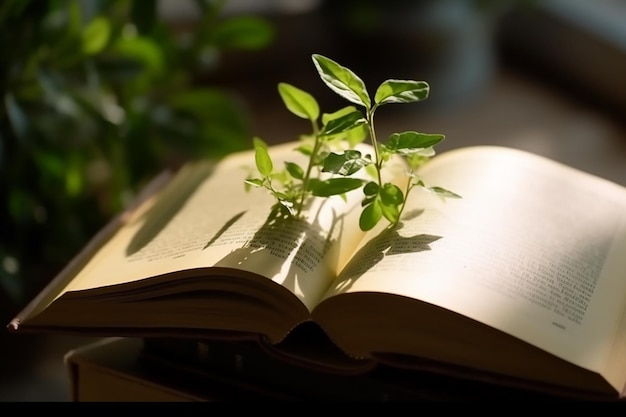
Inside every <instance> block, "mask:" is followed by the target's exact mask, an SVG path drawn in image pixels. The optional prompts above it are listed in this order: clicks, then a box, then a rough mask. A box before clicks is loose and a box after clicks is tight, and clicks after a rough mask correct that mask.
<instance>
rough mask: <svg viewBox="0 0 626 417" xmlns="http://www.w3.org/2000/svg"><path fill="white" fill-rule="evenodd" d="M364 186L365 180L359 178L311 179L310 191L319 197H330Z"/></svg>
mask: <svg viewBox="0 0 626 417" xmlns="http://www.w3.org/2000/svg"><path fill="white" fill-rule="evenodd" d="M361 185H363V180H361V179H358V178H330V179H327V180H320V179H318V178H311V180H310V181H309V190H310V191H311V193H312V194H313V195H314V196H317V197H330V196H332V195H339V194H344V193H347V192H348V191H352V190H355V189H357V188H359V187H361Z"/></svg>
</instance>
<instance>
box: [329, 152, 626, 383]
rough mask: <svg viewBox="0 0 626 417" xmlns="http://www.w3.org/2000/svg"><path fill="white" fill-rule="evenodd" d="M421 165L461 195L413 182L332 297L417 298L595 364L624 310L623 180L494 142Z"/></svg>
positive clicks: (431, 180) (430, 178)
mask: <svg viewBox="0 0 626 417" xmlns="http://www.w3.org/2000/svg"><path fill="white" fill-rule="evenodd" d="M422 174H423V178H424V181H425V183H426V185H429V186H441V187H444V188H447V189H449V190H451V191H453V192H455V193H457V194H460V195H461V196H462V199H447V200H445V201H444V200H441V199H440V198H438V197H436V196H434V195H432V194H429V193H427V192H424V191H421V190H420V191H418V190H415V192H414V193H413V194H412V195H410V202H409V205H408V206H407V211H406V212H405V216H404V218H403V223H402V227H401V228H400V229H399V230H396V231H391V232H383V233H382V234H380V235H379V236H378V237H374V236H370V237H371V239H370V240H368V241H367V242H366V243H365V244H364V245H363V247H362V248H361V249H360V251H359V252H358V254H357V255H356V256H355V258H354V259H353V262H351V263H350V264H348V265H347V267H346V268H345V270H344V271H343V272H342V273H341V274H340V277H339V279H338V281H337V283H336V284H335V285H334V286H333V289H332V291H331V292H330V293H329V294H328V296H331V295H333V294H337V293H341V292H356V291H382V292H390V293H395V294H400V295H404V296H407V297H411V298H416V299H420V300H424V301H426V302H429V303H432V304H435V305H438V306H441V307H444V308H447V309H449V310H453V311H455V312H458V313H460V314H463V315H465V316H468V317H470V318H473V319H475V320H478V321H480V322H483V323H486V324H488V325H490V326H492V327H495V328H497V329H500V330H502V331H504V332H507V333H509V334H512V335H514V336H516V337H518V338H520V339H523V340H525V341H528V342H530V343H531V344H534V345H536V346H538V347H540V348H542V349H544V350H546V351H548V352H550V353H553V354H555V355H557V356H559V357H562V358H564V359H566V360H568V361H571V362H574V363H576V364H579V365H581V366H583V367H587V368H590V369H595V370H600V369H602V368H603V366H604V365H605V362H604V361H606V359H607V355H608V350H609V349H610V348H611V344H612V342H613V338H615V337H616V328H617V327H618V326H619V325H620V322H621V318H622V316H623V314H624V299H625V294H626V279H625V278H626V276H625V275H624V271H626V256H624V254H625V253H626V222H625V216H626V189H624V188H623V187H621V186H619V185H617V184H613V183H610V182H608V181H604V180H602V179H600V178H597V177H593V176H591V175H588V174H585V173H582V172H580V171H576V170H573V169H571V168H568V167H565V166H563V165H560V164H557V163H555V162H552V161H549V160H547V159H544V158H540V157H538V156H534V155H531V154H528V153H524V152H521V151H517V150H513V149H504V148H497V147H475V148H466V149H460V150H455V151H450V152H447V153H444V154H441V155H438V156H437V157H436V158H434V159H433V160H432V161H431V162H429V164H428V165H427V166H426V167H424V169H423V171H422ZM376 233H381V231H380V230H378V231H376ZM622 325H623V324H622ZM621 337H622V340H621V346H622V350H621V358H622V364H621V368H619V369H618V373H619V372H621V376H620V377H623V375H624V373H625V371H626V368H625V365H626V364H625V363H624V359H623V358H624V351H623V346H624V340H623V334H622V335H621ZM614 356H618V355H614Z"/></svg>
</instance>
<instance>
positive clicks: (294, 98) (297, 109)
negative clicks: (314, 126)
mask: <svg viewBox="0 0 626 417" xmlns="http://www.w3.org/2000/svg"><path fill="white" fill-rule="evenodd" d="M278 93H279V94H280V97H281V98H282V99H283V103H285V106H286V107H287V109H288V110H289V111H290V112H292V113H293V114H295V115H296V116H298V117H301V118H303V119H309V120H311V121H315V120H317V118H318V117H319V115H320V108H319V105H318V104H317V101H316V100H315V98H314V97H313V96H312V95H311V94H309V93H307V92H306V91H304V90H301V89H299V88H297V87H294V86H293V85H291V84H287V83H279V84H278Z"/></svg>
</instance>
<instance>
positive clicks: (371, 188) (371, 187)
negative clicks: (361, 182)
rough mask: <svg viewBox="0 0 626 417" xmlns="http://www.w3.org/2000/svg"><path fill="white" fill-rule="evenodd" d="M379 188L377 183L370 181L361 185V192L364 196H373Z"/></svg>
mask: <svg viewBox="0 0 626 417" xmlns="http://www.w3.org/2000/svg"><path fill="white" fill-rule="evenodd" d="M379 189H380V187H379V186H378V183H376V182H374V181H370V182H368V183H367V184H365V186H364V187H363V194H365V195H366V196H375V195H377V194H378V190H379Z"/></svg>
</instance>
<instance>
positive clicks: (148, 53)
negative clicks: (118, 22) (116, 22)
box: [115, 36, 165, 76]
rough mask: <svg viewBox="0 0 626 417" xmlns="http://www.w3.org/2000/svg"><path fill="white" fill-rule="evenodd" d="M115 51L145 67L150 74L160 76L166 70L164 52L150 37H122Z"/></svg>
mask: <svg viewBox="0 0 626 417" xmlns="http://www.w3.org/2000/svg"><path fill="white" fill-rule="evenodd" d="M115 51H116V52H117V53H119V54H120V55H122V57H127V58H130V59H132V60H133V61H136V62H139V63H141V64H142V65H143V66H144V71H145V70H147V72H148V74H151V75H153V76H158V75H160V74H162V73H163V70H164V68H165V58H164V50H163V49H162V48H161V46H159V44H158V43H157V41H156V40H155V39H151V38H149V37H141V36H137V37H120V38H119V39H118V41H117V42H116V44H115Z"/></svg>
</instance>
